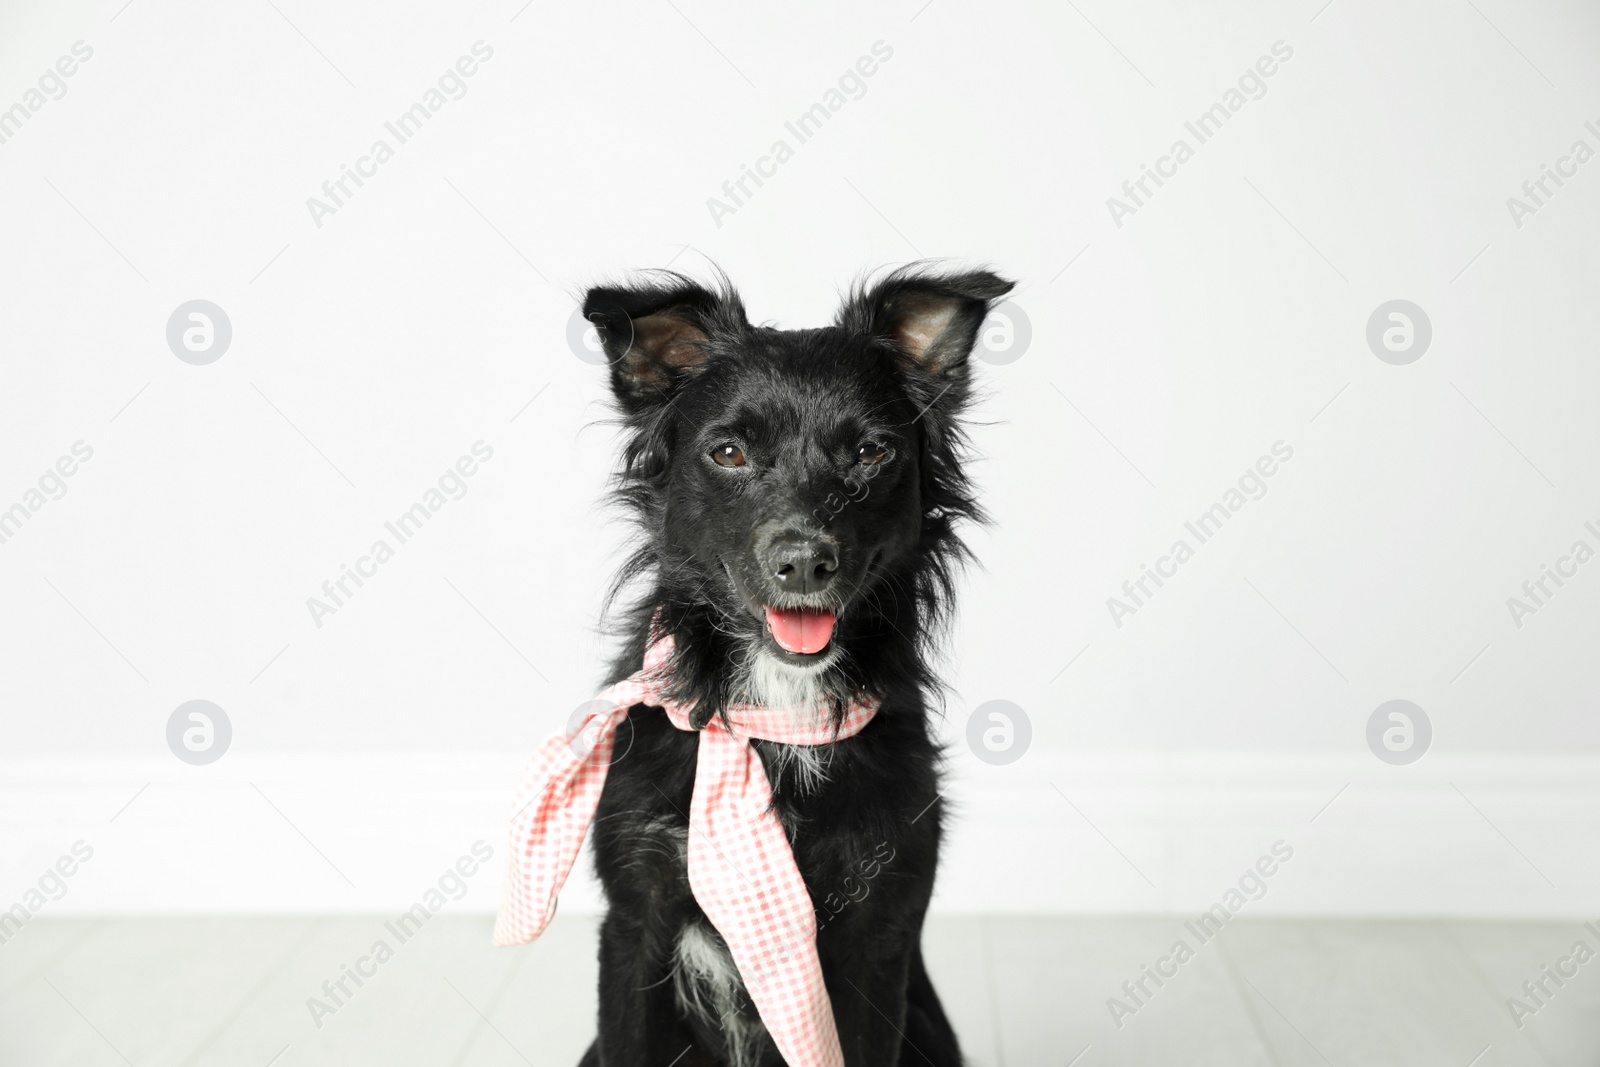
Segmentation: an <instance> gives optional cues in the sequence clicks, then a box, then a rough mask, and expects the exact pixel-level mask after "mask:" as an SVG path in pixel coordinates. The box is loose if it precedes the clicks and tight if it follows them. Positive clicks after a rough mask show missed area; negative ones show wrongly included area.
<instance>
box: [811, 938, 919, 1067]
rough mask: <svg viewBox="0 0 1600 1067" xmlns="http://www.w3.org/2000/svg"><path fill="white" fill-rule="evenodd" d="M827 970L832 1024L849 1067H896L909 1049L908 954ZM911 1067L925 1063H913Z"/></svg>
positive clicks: (893, 955)
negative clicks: (907, 1007) (906, 1033)
mask: <svg viewBox="0 0 1600 1067" xmlns="http://www.w3.org/2000/svg"><path fill="white" fill-rule="evenodd" d="M841 963H842V965H841V966H838V967H836V968H833V969H831V971H830V969H829V968H827V967H826V965H825V966H824V970H825V972H827V973H826V977H827V983H828V998H829V999H830V1000H831V1001H832V1002H833V1020H834V1024H835V1025H836V1026H837V1027H838V1030H839V1044H840V1046H841V1047H842V1048H843V1049H844V1062H845V1064H846V1065H847V1067H895V1065H896V1064H898V1063H900V1062H901V1055H900V1052H901V1048H902V1046H903V1045H904V1043H905V1037H904V1033H905V1028H906V977H907V974H908V968H909V963H910V960H909V952H907V951H905V950H904V949H897V950H895V951H894V952H892V953H889V954H887V955H875V958H868V959H861V958H857V959H854V960H850V961H848V962H847V963H846V962H844V961H841ZM909 1062H911V1063H918V1064H919V1067H920V1061H918V1060H916V1059H915V1058H914V1057H913V1059H912V1060H910V1061H909Z"/></svg>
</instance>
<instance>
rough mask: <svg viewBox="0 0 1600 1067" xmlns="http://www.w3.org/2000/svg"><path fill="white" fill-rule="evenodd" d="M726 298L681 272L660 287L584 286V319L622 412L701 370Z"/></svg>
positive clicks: (665, 393) (660, 398)
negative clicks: (608, 368)
mask: <svg viewBox="0 0 1600 1067" xmlns="http://www.w3.org/2000/svg"><path fill="white" fill-rule="evenodd" d="M728 302H729V296H728V295H726V294H718V293H713V292H711V291H710V290H707V289H705V288H704V287H702V286H700V285H697V284H695V283H694V282H692V281H690V280H689V279H687V278H683V277H681V276H672V278H671V283H670V284H665V285H651V286H644V287H640V288H613V287H609V286H604V287H597V288H594V289H590V290H589V292H588V294H587V295H586V296H585V297H584V301H583V317H584V318H586V319H588V320H589V321H590V322H591V323H593V324H594V327H595V329H596V331H597V332H598V333H599V334H600V342H601V345H602V346H603V348H604V350H605V354H606V360H607V362H608V363H609V364H610V366H611V388H612V391H613V392H615V393H616V396H617V401H618V402H619V403H620V404H621V405H622V408H623V410H624V411H626V412H628V413H629V414H634V413H636V412H639V411H643V410H646V409H648V408H650V407H652V406H654V405H656V404H664V403H666V402H667V401H668V400H670V399H671V398H672V395H673V393H674V392H676V391H677V389H678V387H679V386H681V385H682V384H683V383H684V382H685V381H686V380H688V379H689V378H692V377H693V376H694V375H696V374H698V373H699V372H700V371H701V369H703V368H704V366H705V361H706V359H707V358H708V357H709V354H710V353H709V350H708V342H709V341H710V339H711V334H712V331H713V329H714V327H715V325H716V324H717V323H718V321H719V320H720V319H721V318H723V317H724V316H725V315H726V314H727V313H728V311H730V310H731V309H730V308H729V307H728V306H727V305H728ZM732 302H733V303H735V304H736V303H737V300H736V299H734V300H733V301H732ZM739 314H740V317H742V314H743V313H742V311H740V312H739Z"/></svg>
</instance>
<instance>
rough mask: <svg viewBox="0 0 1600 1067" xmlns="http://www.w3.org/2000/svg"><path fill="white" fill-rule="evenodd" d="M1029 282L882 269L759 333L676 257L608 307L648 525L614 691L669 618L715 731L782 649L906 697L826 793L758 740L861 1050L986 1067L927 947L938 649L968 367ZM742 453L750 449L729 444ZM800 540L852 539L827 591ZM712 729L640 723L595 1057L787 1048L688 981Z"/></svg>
mask: <svg viewBox="0 0 1600 1067" xmlns="http://www.w3.org/2000/svg"><path fill="white" fill-rule="evenodd" d="M1010 289H1011V285H1010V283H1009V282H1006V281H1004V280H1002V279H1001V278H999V277H997V276H995V275H994V274H991V273H988V272H987V271H972V272H964V273H962V272H953V271H948V270H940V269H937V268H933V267H929V266H926V265H913V266H911V267H907V268H902V269H900V270H897V271H894V272H892V273H889V274H888V275H886V276H884V277H882V278H880V279H879V280H877V281H876V282H872V283H862V284H859V285H857V286H856V288H855V289H854V290H853V291H852V292H851V293H850V294H849V295H848V297H847V298H846V300H845V302H844V305H843V307H842V308H841V310H840V312H839V315H838V318H837V320H836V321H835V323H834V324H833V325H831V326H828V327H824V328H820V329H809V330H776V329H773V328H770V327H766V326H754V325H751V324H750V323H749V322H748V321H747V319H746V315H745V310H744V306H743V304H742V302H741V301H740V299H739V297H738V295H737V294H736V293H735V292H734V291H733V289H732V288H731V286H729V285H728V283H727V281H726V279H722V280H721V282H720V284H719V285H717V286H714V287H710V288H708V287H704V286H702V285H700V284H698V283H696V282H694V281H692V280H690V279H688V278H686V277H683V276H681V275H678V274H671V273H666V272H657V273H653V274H650V275H647V276H646V277H645V280H644V281H643V283H642V284H638V285H634V286H626V287H603V288H595V289H592V290H590V291H589V293H588V295H587V299H586V300H585V305H584V313H585V315H587V316H588V317H589V319H590V321H592V322H594V323H595V324H596V326H597V327H598V328H599V330H600V333H601V336H602V338H603V340H604V342H605V348H606V352H607V355H608V357H609V359H610V360H611V378H612V387H613V390H614V392H615V394H616V398H617V401H618V404H619V406H620V407H621V409H622V413H623V416H624V419H625V425H626V429H627V432H628V438H627V445H626V450H625V454H624V461H623V466H622V472H621V474H620V477H619V486H618V493H619V496H620V498H621V500H622V501H623V502H624V503H625V504H626V505H627V506H628V508H629V509H630V510H631V511H632V513H633V515H634V517H635V518H636V519H637V520H638V524H639V528H640V531H641V533H642V538H641V543H640V547H639V548H638V550H637V552H636V553H635V554H634V555H633V556H632V558H631V559H629V560H628V561H627V563H626V564H625V565H624V567H623V568H622V573H621V575H620V576H619V578H618V580H617V583H616V585H615V586H614V587H613V590H612V597H613V598H615V597H617V596H618V594H619V592H627V591H630V590H632V591H636V592H637V593H638V596H637V600H636V602H634V603H633V604H632V605H631V606H630V607H628V608H626V609H625V610H624V611H623V612H622V613H621V617H622V618H623V620H624V621H623V623H622V626H623V631H624V637H625V643H624V650H623V652H622V653H621V655H620V656H619V658H618V659H617V660H616V662H615V663H614V664H613V666H612V670H611V680H617V679H620V678H622V677H625V676H627V675H629V674H632V673H633V672H634V671H636V670H638V669H639V667H640V664H641V660H642V656H643V651H644V647H645V644H646V641H647V640H648V637H649V634H650V631H651V626H652V624H653V623H654V625H657V626H660V627H662V628H664V629H665V630H666V631H668V632H670V633H672V634H673V635H674V637H675V638H676V642H677V662H676V679H677V681H676V686H677V689H678V696H679V697H680V699H682V700H684V701H685V702H692V703H694V704H695V705H696V707H697V711H696V715H695V722H696V723H697V724H704V723H705V722H706V721H707V720H709V718H710V717H711V716H713V715H716V714H718V713H719V712H720V711H721V710H722V709H724V708H725V707H726V706H727V705H728V704H729V703H732V702H734V701H737V700H741V699H745V698H746V697H747V696H748V694H749V688H748V687H749V685H750V684H752V683H751V681H750V678H751V672H750V669H749V668H750V665H751V664H752V663H753V662H755V658H756V657H771V658H772V659H774V660H776V661H779V662H781V663H783V665H784V666H783V670H786V671H789V672H790V673H791V674H792V675H793V676H794V677H798V678H803V679H810V680H812V681H813V682H814V684H815V686H816V690H817V692H818V693H819V694H821V695H824V696H826V697H827V698H828V699H829V700H831V702H832V703H833V706H834V707H835V709H836V711H837V713H839V714H842V713H843V709H844V706H845V703H846V701H847V700H848V698H849V697H850V696H851V694H853V693H858V692H867V693H873V694H877V695H879V696H881V697H882V700H883V703H882V709H881V711H880V713H879V714H878V716H877V718H876V719H874V720H873V721H872V722H871V723H870V724H869V725H868V726H867V727H866V729H864V730H862V731H861V733H860V734H858V735H857V736H855V737H853V738H849V739H846V740H843V741H839V742H835V743H834V744H832V745H828V746H824V747H823V748H822V750H821V758H822V760H823V771H824V774H825V779H824V780H823V781H822V782H821V783H820V784H816V783H811V784H808V782H807V780H806V779H805V777H804V775H802V774H801V773H800V767H799V766H798V765H797V762H796V761H795V760H794V759H792V758H787V754H786V752H785V751H784V750H785V746H781V745H775V744H771V743H768V742H761V741H758V742H755V744H756V747H757V748H758V750H759V751H760V754H761V758H762V760H763V763H764V765H765V767H766V769H767V773H768V778H769V780H770V781H771V782H772V787H773V793H774V797H775V805H776V808H777V811H778V814H779V816H780V817H781V818H782V820H783V824H784V826H785V828H786V829H787V831H788V833H789V836H790V840H791V842H792V847H793V850H794V855H795V859H796V861H797V863H798V865H799V868H800V871H801V873H802V874H803V876H804V877H805V880H806V884H807V886H808V887H809V889H810V891H811V896H812V900H813V902H814V904H815V906H816V909H817V919H818V924H819V926H820V932H819V934H818V938H817V941H818V950H819V953H820V956H821V960H822V966H823V970H824V974H825V978H826V981H827V986H828V993H829V996H830V997H831V999H832V1002H833V1010H834V1015H835V1018H836V1020H837V1023H838V1028H839V1034H840V1038H841V1040H842V1042H843V1045H844V1052H845V1059H846V1062H847V1063H848V1064H850V1065H851V1067H867V1065H872V1067H893V1065H894V1064H897V1063H904V1064H923V1063H928V1064H933V1065H935V1067H946V1065H948V1067H956V1065H958V1064H959V1063H960V1062H961V1058H960V1052H959V1050H958V1048H957V1044H956V1039H955V1035H954V1034H953V1033H952V1031H951V1029H950V1025H949V1023H948V1022H947V1021H946V1019H945V1015H944V1011H943V1009H942V1008H941V1007H940V1004H939V1000H938V997H937V995H936V994H935V993H934V990H933V987H932V985H931V984H930V983H929V981H928V977H927V974H926V972H925V971H924V969H923V964H922V955H921V947H920V937H921V927H922V920H923V915H924V912H925V910H926V907H927V904H928V899H929V896H930V895H931V893H932V890H933V880H934V869H935V866H936V864H937V859H938V848H939V835H940V823H941V804H940V802H939V800H938V797H939V761H940V753H939V750H938V746H937V744H936V743H935V741H934V740H933V738H932V736H931V734H930V729H929V724H928V721H927V717H928V712H929V707H928V705H929V700H930V697H931V698H934V699H935V700H936V699H937V695H938V692H939V681H938V679H937V677H936V676H935V674H934V672H933V670H932V669H931V667H930V665H929V663H928V656H929V655H930V653H931V652H932V650H933V647H934V638H935V637H936V636H937V634H938V631H939V626H940V624H941V623H942V622H943V621H944V620H945V618H946V616H947V612H948V609H949V608H950V606H951V600H952V591H953V590H952V581H953V576H954V571H955V568H956V567H957V566H958V565H959V564H960V563H961V562H962V560H963V559H964V558H965V556H966V550H965V548H964V547H963V545H962V543H961V541H960V540H959V537H958V533H957V529H956V527H957V524H958V523H959V522H960V521H961V520H974V521H975V520H979V519H981V514H980V510H979V508H978V505H977V502H976V500H975V498H974V493H973V489H972V486H971V484H970V483H969V481H968V479H967V477H966V475H965V474H964V473H963V469H962V458H963V453H964V439H963V436H962V432H961V429H960V425H959V421H958V420H959V417H960V414H961V412H962V410H963V408H964V406H965V405H966V404H967V402H968V399H969V393H970V376H971V375H970V369H969V366H968V356H969V354H970V352H971V350H972V347H973V344H974V342H975V340H976V336H977V331H978V329H979V328H980V326H981V324H982V322H983V320H984V318H985V316H986V315H987V313H988V311H989V309H990V307H991V306H992V305H993V303H994V302H995V301H996V300H998V299H999V298H1000V297H1002V296H1004V295H1005V294H1006V293H1007V292H1008V291H1010ZM729 446H732V447H733V448H734V449H735V450H736V451H737V452H738V453H739V455H740V457H741V458H742V460H743V462H742V463H740V464H738V465H735V466H728V465H723V464H719V463H717V462H716V461H715V460H714V459H713V458H712V455H713V453H718V454H722V455H729V454H731V453H728V451H727V450H728V448H729ZM791 542H793V543H800V544H804V545H813V544H823V543H825V544H826V545H828V546H831V548H830V550H831V551H833V552H835V553H836V555H837V564H838V565H837V571H836V573H833V574H832V575H831V581H829V582H828V583H827V584H826V587H825V588H823V589H820V590H809V591H804V592H795V591H793V590H786V589H783V588H779V586H778V584H777V583H776V582H775V581H774V580H773V576H772V565H771V564H772V558H773V557H772V553H773V552H774V551H776V549H775V547H774V546H775V545H779V544H788V543H791ZM609 603H610V601H609V600H608V604H609ZM767 605H772V606H776V607H780V608H796V607H819V608H826V609H828V610H832V611H834V612H835V613H836V614H837V619H838V621H837V627H836V630H835V633H834V636H833V640H832V642H831V643H830V645H829V646H828V648H827V649H825V650H823V652H821V653H817V654H815V655H813V656H806V655H800V654H796V653H788V652H785V651H783V650H782V649H781V648H779V647H778V646H777V645H776V644H775V643H774V641H773V638H772V635H771V634H770V633H768V631H767V629H766V626H765V623H764V616H763V609H764V607H766V606H767ZM696 745H697V738H696V737H695V736H694V734H692V733H687V732H683V731H679V730H677V729H675V728H673V726H672V725H671V724H670V723H669V722H668V720H667V718H666V716H665V715H664V714H663V713H662V712H661V710H660V709H659V708H652V707H647V706H645V705H638V706H635V707H634V708H633V709H632V710H631V712H630V714H629V717H628V720H627V722H626V723H624V724H623V726H622V727H621V729H620V730H619V733H618V736H617V742H616V751H617V752H618V753H623V754H624V755H622V756H621V757H619V758H618V759H617V762H616V763H615V765H614V766H613V767H612V768H611V770H610V772H609V777H608V779H607V781H606V785H605V791H604V795H603V796H602V798H601V801H600V808H599V811H598V813H597V815H596V819H595V823H594V833H593V840H594V849H595V857H596V865H597V869H598V871H599V875H600V878H601V881H602V883H603V885H604V887H605V892H606V896H607V900H608V904H609V911H608V914H607V917H606V920H605V923H604V927H603V930H602V934H601V949H600V1034H599V1038H598V1040H597V1041H596V1042H595V1045H594V1047H592V1048H591V1049H590V1050H589V1052H588V1054H587V1055H586V1056H585V1058H584V1063H585V1064H597V1065H603V1067H623V1065H627V1067H638V1065H645V1064H652V1065H657V1067H667V1065H668V1064H672V1063H676V1064H677V1065H678V1067H694V1065H703V1064H731V1065H735V1067H750V1065H752V1064H756V1063H759V1064H762V1065H767V1064H779V1063H781V1062H782V1061H781V1060H780V1059H779V1058H778V1055H777V1053H776V1051H775V1050H774V1048H773V1047H772V1044H771V1041H770V1039H769V1038H767V1037H766V1035H765V1032H764V1031H763V1030H762V1029H761V1028H760V1025H759V1019H758V1017H757V1015H756V1013H755V1010H754V1008H753V1007H751V1005H750V1004H749V1002H748V998H747V997H746V996H744V995H743V990H742V987H741V988H740V989H739V990H738V993H737V995H736V996H735V998H734V1003H733V1005H732V1006H731V1014H728V1015H726V1016H724V1017H722V1018H717V1017H716V1016H717V1015H718V1014H721V1009H717V1010H715V1011H711V1012H704V1011H702V1012H696V1011H694V1010H691V1005H690V1003H689V1002H688V1000H686V998H685V996H684V994H683V993H682V992H681V990H683V989H684V988H685V985H684V983H685V981H686V979H687V980H688V981H689V983H690V987H691V988H692V986H693V980H692V976H685V975H682V974H679V975H678V976H677V977H676V979H675V978H674V974H673V971H674V967H675V960H676V951H677V944H678V939H679V938H680V936H681V935H682V933H683V931H684V929H685V927H687V926H689V925H691V924H696V923H700V924H704V923H705V922H706V920H705V917H704V915H703V913H702V912H701V910H700V908H699V907H698V906H697V905H696V904H695V902H694V899H693V897H692V896H691V895H690V892H689V885H688V878H687V875H686V872H685V861H684V841H685V832H686V827H687V820H686V817H685V813H686V812H687V811H688V808H689V797H690V793H691V791H692V789H693V784H694V771H695V753H696ZM710 937H711V938H712V939H713V940H715V941H716V943H717V944H718V945H719V946H720V939H718V938H717V935H715V933H714V932H713V933H711V934H710ZM689 999H692V998H689ZM712 999H713V1000H714V998H712ZM714 1007H715V1005H714ZM729 1007H730V1006H729V1005H727V1004H723V1005H722V1006H721V1008H722V1009H727V1008H729ZM740 1035H744V1038H745V1040H744V1041H743V1043H742V1044H741V1040H740ZM751 1035H753V1037H752V1036H751ZM741 1049H743V1053H742V1055H743V1062H742V1063H741V1062H739V1061H740V1059H741ZM686 1050H687V1051H686ZM680 1057H681V1058H680Z"/></svg>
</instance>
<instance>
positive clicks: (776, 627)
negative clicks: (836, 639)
mask: <svg viewBox="0 0 1600 1067" xmlns="http://www.w3.org/2000/svg"><path fill="white" fill-rule="evenodd" d="M766 614H767V632H768V633H769V634H771V635H772V640H773V641H774V642H776V643H777V645H778V647H779V648H781V649H783V650H784V651H785V652H789V653H793V654H795V655H800V656H814V655H816V654H817V653H819V652H821V651H823V650H824V649H826V648H827V647H828V643H829V642H830V641H832V640H833V625H834V622H835V621H836V616H835V615H834V613H833V612H831V611H828V610H826V609H820V610H819V609H814V608H774V607H768V608H767V609H766Z"/></svg>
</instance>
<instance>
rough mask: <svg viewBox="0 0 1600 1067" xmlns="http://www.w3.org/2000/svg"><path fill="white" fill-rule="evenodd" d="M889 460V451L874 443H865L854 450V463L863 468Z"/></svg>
mask: <svg viewBox="0 0 1600 1067" xmlns="http://www.w3.org/2000/svg"><path fill="white" fill-rule="evenodd" d="M888 458H889V450H888V449H887V448H884V447H883V446H882V445H880V444H878V442H876V441H867V442H866V443H864V444H863V445H862V446H861V447H860V448H858V449H856V462H857V463H859V464H861V465H862V466H864V467H872V466H876V465H877V464H879V463H882V462H883V461H884V460H886V459H888Z"/></svg>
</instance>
